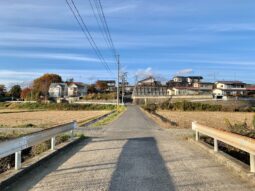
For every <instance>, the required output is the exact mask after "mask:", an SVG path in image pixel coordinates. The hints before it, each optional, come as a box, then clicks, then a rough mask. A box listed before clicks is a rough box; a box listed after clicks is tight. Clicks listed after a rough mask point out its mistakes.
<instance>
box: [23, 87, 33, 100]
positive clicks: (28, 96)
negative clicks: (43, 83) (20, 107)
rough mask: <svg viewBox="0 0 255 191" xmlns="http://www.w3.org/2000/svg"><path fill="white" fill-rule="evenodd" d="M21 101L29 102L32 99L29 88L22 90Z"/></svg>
mask: <svg viewBox="0 0 255 191" xmlns="http://www.w3.org/2000/svg"><path fill="white" fill-rule="evenodd" d="M20 97H21V99H23V100H29V99H31V97H32V89H31V88H24V89H23V90H22V92H21V95H20Z"/></svg>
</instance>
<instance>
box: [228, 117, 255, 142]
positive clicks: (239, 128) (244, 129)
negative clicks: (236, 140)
mask: <svg viewBox="0 0 255 191" xmlns="http://www.w3.org/2000/svg"><path fill="white" fill-rule="evenodd" d="M225 122H226V124H227V127H228V130H229V131H230V132H232V133H236V134H239V135H242V136H246V137H250V138H255V130H254V129H250V128H249V126H248V124H247V119H245V120H244V121H243V122H240V123H235V124H231V122H230V121H229V120H228V119H225Z"/></svg>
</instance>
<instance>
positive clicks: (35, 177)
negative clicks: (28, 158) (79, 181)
mask: <svg viewBox="0 0 255 191" xmlns="http://www.w3.org/2000/svg"><path fill="white" fill-rule="evenodd" d="M89 142H91V139H90V138H89V139H84V140H80V141H79V142H78V143H76V144H74V145H71V146H68V147H66V148H65V149H63V150H61V151H57V152H58V153H56V155H54V157H51V158H49V159H47V160H45V161H44V162H43V163H42V164H40V165H39V166H36V167H35V168H32V169H31V170H29V171H28V172H26V173H25V174H24V175H23V176H22V177H19V178H17V179H16V180H15V182H13V183H12V184H10V185H8V187H6V188H4V191H17V190H19V191H27V190H30V189H32V188H33V187H34V186H35V185H36V184H37V183H38V182H40V181H41V180H42V179H43V178H44V177H45V176H47V175H48V174H50V173H51V172H53V171H57V169H58V167H59V166H61V165H62V164H63V163H65V162H66V161H67V160H68V159H69V158H71V157H72V156H73V155H74V154H75V153H78V152H80V150H81V149H82V148H83V147H84V146H85V145H87V144H88V143H89ZM28 180H29V181H28Z"/></svg>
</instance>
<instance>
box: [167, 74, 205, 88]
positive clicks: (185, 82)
mask: <svg viewBox="0 0 255 191" xmlns="http://www.w3.org/2000/svg"><path fill="white" fill-rule="evenodd" d="M202 80H203V77H202V76H175V77H173V79H172V80H170V81H168V82H167V86H168V87H189V86H192V84H193V83H199V82H201V81H202Z"/></svg>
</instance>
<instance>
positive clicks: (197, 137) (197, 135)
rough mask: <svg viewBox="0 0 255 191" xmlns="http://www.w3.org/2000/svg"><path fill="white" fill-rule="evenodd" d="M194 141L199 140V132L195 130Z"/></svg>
mask: <svg viewBox="0 0 255 191" xmlns="http://www.w3.org/2000/svg"><path fill="white" fill-rule="evenodd" d="M196 141H199V132H198V130H196Z"/></svg>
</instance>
